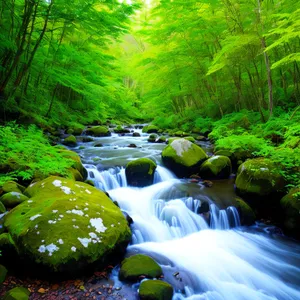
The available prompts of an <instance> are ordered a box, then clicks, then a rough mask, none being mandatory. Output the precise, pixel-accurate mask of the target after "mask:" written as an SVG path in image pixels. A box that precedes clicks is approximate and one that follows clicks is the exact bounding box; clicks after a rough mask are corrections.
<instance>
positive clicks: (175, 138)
mask: <svg viewBox="0 0 300 300" xmlns="http://www.w3.org/2000/svg"><path fill="white" fill-rule="evenodd" d="M178 139H180V138H179V137H173V138H170V139H168V144H171V143H172V142H174V141H175V140H178ZM184 139H185V140H187V141H190V142H192V143H195V142H196V140H195V139H194V138H193V137H192V136H187V137H184Z"/></svg>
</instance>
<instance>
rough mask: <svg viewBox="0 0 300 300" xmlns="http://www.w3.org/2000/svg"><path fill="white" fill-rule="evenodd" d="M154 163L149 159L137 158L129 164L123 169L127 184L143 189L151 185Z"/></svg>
mask: <svg viewBox="0 0 300 300" xmlns="http://www.w3.org/2000/svg"><path fill="white" fill-rule="evenodd" d="M155 169H156V163H155V162H154V161H153V160H151V159H149V158H139V159H136V160H133V161H131V162H129V163H128V164H127V166H126V169H125V174H126V179H127V183H128V184H129V185H131V186H137V187H144V186H148V185H151V184H153V180H154V173H155Z"/></svg>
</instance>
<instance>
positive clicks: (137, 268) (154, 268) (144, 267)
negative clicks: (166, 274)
mask: <svg viewBox="0 0 300 300" xmlns="http://www.w3.org/2000/svg"><path fill="white" fill-rule="evenodd" d="M142 275H144V276H146V277H148V278H157V277H159V276H161V275H162V269H161V267H160V266H159V265H158V264H157V263H156V262H155V261H154V260H153V259H152V258H151V257H149V256H147V255H143V254H137V255H133V256H130V257H128V258H126V259H124V260H123V261H122V264H121V269H120V274H119V276H120V279H121V280H128V281H137V280H138V279H139V277H140V276H142Z"/></svg>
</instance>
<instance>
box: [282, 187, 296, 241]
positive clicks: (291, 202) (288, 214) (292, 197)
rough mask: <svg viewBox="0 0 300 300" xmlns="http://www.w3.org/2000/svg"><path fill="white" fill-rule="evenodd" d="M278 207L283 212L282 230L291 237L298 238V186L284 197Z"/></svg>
mask: <svg viewBox="0 0 300 300" xmlns="http://www.w3.org/2000/svg"><path fill="white" fill-rule="evenodd" d="M280 205H281V207H282V210H283V221H284V228H285V229H286V231H287V232H288V233H290V234H292V235H293V236H295V237H297V238H300V214H299V212H300V186H298V187H295V188H293V189H291V190H290V191H289V193H288V194H287V195H285V196H284V197H283V198H282V199H281V201H280Z"/></svg>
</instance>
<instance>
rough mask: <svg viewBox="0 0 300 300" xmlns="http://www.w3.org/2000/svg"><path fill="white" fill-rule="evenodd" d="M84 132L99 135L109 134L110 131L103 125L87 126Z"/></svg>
mask: <svg viewBox="0 0 300 300" xmlns="http://www.w3.org/2000/svg"><path fill="white" fill-rule="evenodd" d="M86 134H89V135H93V136H97V137H100V136H110V135H111V132H110V131H109V130H108V128H107V127H105V126H93V127H90V128H87V130H86Z"/></svg>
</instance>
